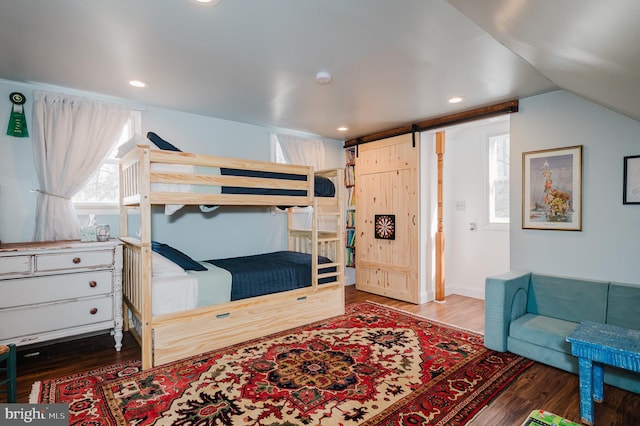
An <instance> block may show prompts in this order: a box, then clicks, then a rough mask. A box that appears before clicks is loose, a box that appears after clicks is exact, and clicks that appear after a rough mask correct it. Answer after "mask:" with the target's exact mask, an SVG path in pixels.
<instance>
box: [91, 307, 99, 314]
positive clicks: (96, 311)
mask: <svg viewBox="0 0 640 426" xmlns="http://www.w3.org/2000/svg"><path fill="white" fill-rule="evenodd" d="M89 312H90V313H91V315H95V314H97V313H98V308H91V310H90V311H89Z"/></svg>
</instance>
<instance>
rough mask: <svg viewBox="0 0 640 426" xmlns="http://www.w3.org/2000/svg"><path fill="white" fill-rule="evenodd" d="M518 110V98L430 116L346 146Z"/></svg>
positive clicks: (354, 141)
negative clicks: (433, 116) (434, 116)
mask: <svg viewBox="0 0 640 426" xmlns="http://www.w3.org/2000/svg"><path fill="white" fill-rule="evenodd" d="M514 112H518V100H517V99H516V100H512V101H507V102H502V103H499V104H494V105H489V106H485V107H480V108H475V109H471V110H468V111H463V112H458V113H454V114H447V115H443V116H441V117H436V118H429V119H426V120H423V121H420V122H418V123H413V124H407V125H404V126H400V127H396V128H393V129H389V130H382V131H380V132H376V133H372V134H370V135H366V136H361V137H359V138H355V139H349V140H346V141H345V142H344V148H348V147H351V146H356V145H360V144H363V143H368V142H374V141H377V140H380V139H386V138H391V137H394V136H400V135H405V134H407V133H415V132H425V131H427V130H433V129H437V128H441V127H448V126H454V125H457V124H462V123H466V122H468V121H475V120H481V119H484V118H489V117H495V116H498V115H504V114H511V113H514Z"/></svg>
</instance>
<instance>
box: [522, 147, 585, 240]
mask: <svg viewBox="0 0 640 426" xmlns="http://www.w3.org/2000/svg"><path fill="white" fill-rule="evenodd" d="M522 228H523V229H549V230H557V231H581V230H582V145H579V146H571V147H567V148H557V149H546V150H543V151H531V152H523V153H522Z"/></svg>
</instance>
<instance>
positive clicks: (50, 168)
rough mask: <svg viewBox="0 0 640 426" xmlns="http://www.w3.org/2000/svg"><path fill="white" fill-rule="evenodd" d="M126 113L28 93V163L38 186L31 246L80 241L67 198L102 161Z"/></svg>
mask: <svg viewBox="0 0 640 426" xmlns="http://www.w3.org/2000/svg"><path fill="white" fill-rule="evenodd" d="M130 113H131V110H130V108H128V107H125V106H121V105H113V104H108V103H104V102H100V101H96V100H92V99H87V98H80V97H76V96H69V95H64V94H57V93H49V92H44V91H34V92H33V135H32V140H33V160H34V163H35V168H36V173H37V175H38V182H39V183H40V189H39V191H38V192H39V193H38V204H37V210H36V227H35V232H34V235H33V240H34V241H54V240H77V239H79V238H80V221H79V220H78V217H77V215H76V212H75V209H74V208H73V203H72V202H71V197H73V196H74V195H75V194H76V193H77V192H78V191H79V190H80V189H82V187H83V186H84V185H85V184H86V183H87V181H88V180H89V179H91V177H92V176H93V174H94V173H95V172H96V171H97V170H98V168H99V167H100V166H101V164H102V163H103V162H104V160H105V159H106V158H107V156H108V155H109V153H110V152H111V150H112V149H113V147H114V146H115V144H116V143H117V141H118V136H119V135H120V133H121V132H122V128H123V126H124V125H125V123H126V121H127V120H128V118H129V115H130Z"/></svg>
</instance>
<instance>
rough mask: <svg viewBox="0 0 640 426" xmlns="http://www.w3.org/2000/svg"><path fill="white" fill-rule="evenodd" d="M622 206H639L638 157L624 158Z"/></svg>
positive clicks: (639, 176)
mask: <svg viewBox="0 0 640 426" xmlns="http://www.w3.org/2000/svg"><path fill="white" fill-rule="evenodd" d="M622 204H640V155H631V156H628V157H624V172H623V184H622Z"/></svg>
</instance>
